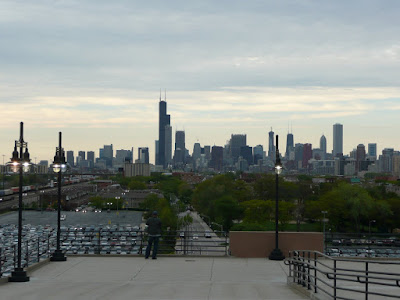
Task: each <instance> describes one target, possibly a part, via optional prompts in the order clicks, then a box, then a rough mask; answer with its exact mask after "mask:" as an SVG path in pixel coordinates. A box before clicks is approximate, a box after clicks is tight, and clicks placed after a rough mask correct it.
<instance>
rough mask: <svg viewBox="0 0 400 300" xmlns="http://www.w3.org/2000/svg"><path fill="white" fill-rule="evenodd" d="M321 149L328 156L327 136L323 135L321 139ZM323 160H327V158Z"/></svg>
mask: <svg viewBox="0 0 400 300" xmlns="http://www.w3.org/2000/svg"><path fill="white" fill-rule="evenodd" d="M319 149H321V151H322V153H323V154H326V137H325V135H322V136H321V138H320V139H319ZM322 159H325V156H324V157H323V158H322Z"/></svg>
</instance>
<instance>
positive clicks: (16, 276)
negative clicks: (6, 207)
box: [8, 122, 30, 282]
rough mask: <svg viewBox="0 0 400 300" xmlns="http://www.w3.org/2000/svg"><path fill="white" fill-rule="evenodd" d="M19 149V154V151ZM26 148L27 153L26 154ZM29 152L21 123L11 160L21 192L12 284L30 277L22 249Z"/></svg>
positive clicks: (19, 194) (10, 279)
mask: <svg viewBox="0 0 400 300" xmlns="http://www.w3.org/2000/svg"><path fill="white" fill-rule="evenodd" d="M17 147H19V153H18V150H17ZM24 148H25V153H24ZM29 163H30V159H29V152H28V143H26V142H24V123H23V122H21V123H20V138H19V141H15V146H14V151H13V154H12V158H11V163H10V165H11V169H12V171H13V172H19V190H18V196H19V197H18V245H17V247H18V252H17V268H15V270H14V271H13V272H12V273H11V276H10V277H9V278H8V281H11V282H26V281H29V277H28V276H27V274H26V271H24V268H23V267H22V266H21V247H22V245H21V244H22V181H23V172H28V171H29V165H30V164H29Z"/></svg>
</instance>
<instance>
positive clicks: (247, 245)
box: [229, 231, 323, 257]
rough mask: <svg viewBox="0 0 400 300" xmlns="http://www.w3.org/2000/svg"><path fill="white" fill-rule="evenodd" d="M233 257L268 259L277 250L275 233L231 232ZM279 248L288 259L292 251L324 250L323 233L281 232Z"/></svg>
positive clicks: (230, 242) (230, 239) (230, 240)
mask: <svg viewBox="0 0 400 300" xmlns="http://www.w3.org/2000/svg"><path fill="white" fill-rule="evenodd" d="M229 247H230V251H231V255H232V256H236V257H268V256H269V254H270V253H271V251H272V250H273V249H274V248H275V231H231V232H230V233H229ZM279 248H280V249H281V250H282V252H283V254H284V255H285V256H286V257H287V256H288V254H289V251H290V250H315V251H320V252H322V250H323V234H322V233H321V232H279Z"/></svg>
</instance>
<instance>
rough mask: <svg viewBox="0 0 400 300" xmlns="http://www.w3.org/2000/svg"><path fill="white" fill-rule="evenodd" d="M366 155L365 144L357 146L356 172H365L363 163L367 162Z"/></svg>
mask: <svg viewBox="0 0 400 300" xmlns="http://www.w3.org/2000/svg"><path fill="white" fill-rule="evenodd" d="M365 158H366V155H365V146H364V145H363V144H359V145H358V146H357V152H356V171H357V172H359V171H363V170H362V169H363V168H362V162H363V161H365Z"/></svg>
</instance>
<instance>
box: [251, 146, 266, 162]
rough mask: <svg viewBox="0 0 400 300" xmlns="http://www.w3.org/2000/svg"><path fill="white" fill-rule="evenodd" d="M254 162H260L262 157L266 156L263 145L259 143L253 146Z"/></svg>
mask: <svg viewBox="0 0 400 300" xmlns="http://www.w3.org/2000/svg"><path fill="white" fill-rule="evenodd" d="M253 157H254V164H258V161H259V160H260V159H263V158H264V148H263V146H262V145H257V146H255V147H254V148H253Z"/></svg>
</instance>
